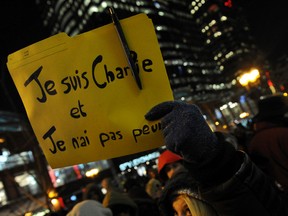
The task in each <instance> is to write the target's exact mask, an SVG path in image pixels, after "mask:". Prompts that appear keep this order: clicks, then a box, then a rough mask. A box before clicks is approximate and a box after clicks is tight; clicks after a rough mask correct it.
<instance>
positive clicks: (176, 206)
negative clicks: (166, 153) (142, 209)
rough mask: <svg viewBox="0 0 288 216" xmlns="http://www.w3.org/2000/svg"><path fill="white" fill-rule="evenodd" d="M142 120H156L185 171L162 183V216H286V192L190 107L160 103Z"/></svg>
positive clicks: (193, 106)
mask: <svg viewBox="0 0 288 216" xmlns="http://www.w3.org/2000/svg"><path fill="white" fill-rule="evenodd" d="M145 118H146V119H147V120H149V121H154V120H159V119H160V120H161V126H162V132H163V135H164V141H165V145H166V147H167V149H169V150H170V151H172V152H174V153H176V154H178V155H180V156H181V157H182V158H183V160H184V161H183V162H184V165H185V167H186V169H187V170H188V172H186V173H183V175H184V177H183V176H180V175H178V178H176V177H173V178H172V179H171V181H170V180H169V182H168V183H167V185H166V186H165V188H164V191H163V193H162V196H161V198H160V203H159V204H160V209H161V212H162V213H163V215H169V216H170V215H171V216H172V215H201V216H202V215H212V216H213V215H218V216H222V215H223V216H224V215H225V216H229V215H231V216H243V215H261V216H268V215H270V216H272V215H273V216H284V215H286V216H287V215H288V209H287V208H288V205H287V196H286V194H284V193H283V192H282V191H280V190H279V189H278V188H277V187H276V186H275V185H274V184H273V181H271V178H269V177H268V176H267V175H266V174H265V173H264V172H263V171H262V170H261V169H259V168H258V167H257V166H256V165H255V164H254V163H253V162H252V161H251V160H250V158H249V156H248V155H247V154H246V153H245V152H243V151H239V150H237V149H236V148H235V147H234V146H233V145H231V143H228V142H227V140H226V139H225V136H223V135H222V134H221V133H214V132H212V131H211V129H210V127H209V126H208V124H207V123H206V121H205V119H204V117H203V115H202V113H201V111H200V109H199V108H198V107H197V106H196V105H193V104H186V103H183V102H177V101H167V102H163V103H160V104H158V105H156V106H155V107H153V108H152V109H151V110H150V111H149V112H148V113H147V114H146V115H145ZM185 175H187V176H185ZM181 177H182V178H181Z"/></svg>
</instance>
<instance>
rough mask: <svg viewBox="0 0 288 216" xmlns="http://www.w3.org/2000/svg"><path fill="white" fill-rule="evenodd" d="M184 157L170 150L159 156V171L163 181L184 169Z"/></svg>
mask: <svg viewBox="0 0 288 216" xmlns="http://www.w3.org/2000/svg"><path fill="white" fill-rule="evenodd" d="M182 160H183V159H182V157H180V156H179V155H177V154H174V153H173V152H171V151H169V150H165V151H163V152H162V153H161V154H160V156H159V158H158V173H159V176H160V178H161V180H163V181H167V180H168V179H170V178H171V177H172V176H173V175H174V173H175V172H178V171H180V170H182V169H184V166H183V165H182Z"/></svg>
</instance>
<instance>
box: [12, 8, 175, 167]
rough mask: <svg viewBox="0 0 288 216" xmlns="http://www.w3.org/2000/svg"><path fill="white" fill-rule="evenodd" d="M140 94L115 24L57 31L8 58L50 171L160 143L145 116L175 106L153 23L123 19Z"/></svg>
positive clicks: (158, 134) (157, 125) (143, 17)
mask: <svg viewBox="0 0 288 216" xmlns="http://www.w3.org/2000/svg"><path fill="white" fill-rule="evenodd" d="M121 25H122V28H123V31H124V34H125V36H126V39H127V41H128V44H129V48H130V50H131V53H132V55H133V59H134V61H135V63H136V67H137V69H138V70H139V75H140V79H141V82H142V85H143V89H142V90H139V89H138V87H137V85H136V82H135V80H134V78H133V76H132V73H131V71H130V68H129V66H128V62H127V60H126V58H125V55H124V51H123V48H122V46H121V43H120V41H119V38H118V35H117V32H116V30H115V27H114V25H113V24H109V25H105V26H103V27H100V28H97V29H94V30H92V31H89V32H86V33H83V34H80V35H77V36H74V37H69V36H67V35H66V34H65V33H60V34H57V35H55V36H52V37H50V38H47V39H45V40H42V41H40V42H38V43H35V44H33V45H31V46H28V47H26V48H23V49H21V50H19V51H17V52H15V53H13V54H10V55H9V56H8V63H7V66H8V69H9V71H10V74H11V76H12V78H13V81H14V83H15V85H16V87H17V90H18V92H19V94H20V96H21V99H22V101H23V104H24V106H25V109H26V112H27V116H28V118H29V121H30V123H31V125H32V128H33V130H34V133H35V135H36V137H37V140H38V142H39V144H40V146H41V148H42V150H43V152H44V154H45V156H46V158H47V160H48V163H49V164H50V166H51V167H52V168H59V167H64V166H70V165H74V164H80V163H87V162H91V161H97V160H104V159H110V158H114V157H119V156H124V155H128V154H133V153H137V152H141V151H145V150H149V149H153V148H157V147H159V146H161V145H163V137H162V134H161V131H160V123H159V122H148V121H146V120H145V118H144V115H145V114H146V113H147V112H148V110H149V109H150V108H151V107H152V106H154V105H156V104H158V103H160V102H163V101H167V100H173V94H172V90H171V87H170V84H169V79H168V77H167V74H166V70H165V65H164V62H163V59H162V55H161V52H160V48H159V44H158V41H157V37H156V34H155V31H154V27H153V23H152V21H151V20H150V19H149V18H148V17H147V16H146V15H145V14H139V15H136V16H133V17H130V18H127V19H123V20H121Z"/></svg>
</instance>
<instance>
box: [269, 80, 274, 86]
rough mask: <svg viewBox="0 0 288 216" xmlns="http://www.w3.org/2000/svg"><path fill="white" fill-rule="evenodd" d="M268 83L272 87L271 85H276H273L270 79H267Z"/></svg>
mask: <svg viewBox="0 0 288 216" xmlns="http://www.w3.org/2000/svg"><path fill="white" fill-rule="evenodd" d="M267 84H268V86H270V87H271V86H274V85H273V82H272V81H271V80H270V79H269V80H267Z"/></svg>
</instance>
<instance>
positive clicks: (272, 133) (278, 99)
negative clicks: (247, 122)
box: [248, 94, 288, 193]
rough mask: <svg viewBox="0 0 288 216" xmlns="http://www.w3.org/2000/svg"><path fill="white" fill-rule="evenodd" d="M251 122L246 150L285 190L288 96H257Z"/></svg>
mask: <svg viewBox="0 0 288 216" xmlns="http://www.w3.org/2000/svg"><path fill="white" fill-rule="evenodd" d="M253 124H254V127H253V128H254V135H253V137H252V139H251V140H250V142H249V144H248V153H249V154H250V156H251V158H252V160H253V161H254V162H255V163H256V164H257V165H258V166H259V167H260V168H261V169H262V170H263V171H264V172H265V173H266V174H268V175H269V176H270V177H271V178H273V179H274V180H275V184H276V185H277V186H278V187H279V188H280V189H282V190H284V191H286V192H287V193H288V97H285V96H283V95H279V94H278V95H269V96H266V97H264V98H261V99H260V100H259V101H258V113H257V114H256V115H255V116H254V118H253Z"/></svg>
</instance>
